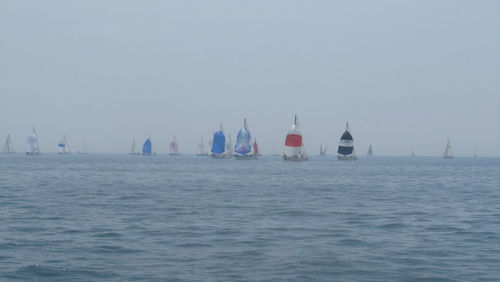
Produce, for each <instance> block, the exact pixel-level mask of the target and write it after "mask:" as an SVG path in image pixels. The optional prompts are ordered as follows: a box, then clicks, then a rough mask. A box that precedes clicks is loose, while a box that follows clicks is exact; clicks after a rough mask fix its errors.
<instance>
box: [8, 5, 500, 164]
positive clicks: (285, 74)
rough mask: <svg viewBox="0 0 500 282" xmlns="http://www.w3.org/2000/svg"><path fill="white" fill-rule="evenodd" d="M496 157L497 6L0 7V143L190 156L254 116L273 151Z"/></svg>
mask: <svg viewBox="0 0 500 282" xmlns="http://www.w3.org/2000/svg"><path fill="white" fill-rule="evenodd" d="M295 113H297V114H298V115H299V119H300V121H301V125H302V129H303V134H304V142H305V145H306V149H307V151H308V152H309V153H310V154H318V153H319V144H320V143H321V142H322V143H327V144H328V145H329V148H330V153H332V152H333V151H334V150H336V146H337V144H338V141H339V138H340V136H341V135H342V132H343V130H344V128H345V122H346V121H349V124H350V127H351V132H352V134H353V137H354V142H355V147H356V150H357V152H358V154H362V155H363V154H366V151H367V150H368V146H369V144H372V146H373V149H374V152H375V154H377V155H409V154H410V153H411V150H412V147H413V148H414V149H415V153H416V154H417V155H441V154H442V152H443V150H444V147H445V143H446V139H447V138H448V137H449V138H450V140H451V142H452V146H453V150H454V153H455V155H457V156H459V155H461V156H471V155H472V154H473V151H474V148H476V149H477V152H478V154H479V155H481V156H500V1H497V0H490V1H488V0H482V1H473V0H470V1H457V0H450V1H445V0H441V1H431V0H428V1H417V0H415V1H404V0H398V1H395V0H394V1H371V0H370V1H369V0H367V1H290V0H283V1H233V0H228V1H123V0H116V1H100V0H96V1H67V0H61V1H50V0H48V1H14V0H12V1H6V0H0V138H1V142H3V140H5V137H6V136H7V134H9V133H10V134H11V136H12V138H13V141H14V147H15V149H16V150H17V151H18V152H22V151H23V150H24V142H25V140H26V137H27V136H28V135H29V133H30V131H31V127H32V126H36V128H37V131H38V133H39V139H40V146H41V150H42V153H43V152H55V151H56V150H57V142H58V141H59V140H60V139H61V137H62V135H63V134H66V135H67V137H68V139H69V142H70V145H72V147H73V150H78V149H81V145H82V142H83V140H84V139H86V140H87V144H88V147H89V150H90V152H116V153H119V152H124V153H126V152H128V151H129V149H130V145H131V143H132V139H133V138H134V137H135V138H136V139H137V141H138V142H139V143H141V144H142V142H143V141H144V139H145V138H146V137H147V135H148V134H151V135H152V139H153V142H154V144H155V147H156V150H157V151H158V152H159V153H166V152H168V145H169V142H170V139H171V138H172V136H173V135H176V136H177V139H178V141H179V147H180V149H181V150H182V151H183V152H186V153H189V152H195V151H196V144H197V143H198V142H199V139H200V137H201V136H203V137H204V138H205V140H207V139H208V138H209V136H210V135H211V133H212V131H213V130H214V129H217V128H218V126H219V123H220V122H222V123H223V124H224V128H225V132H226V133H231V134H232V135H233V137H234V136H235V135H236V133H237V131H238V129H239V128H240V127H241V126H242V123H243V117H246V118H247V120H248V122H249V125H250V130H251V132H252V134H253V135H254V136H256V137H257V139H258V141H259V143H260V145H261V147H262V149H263V150H264V152H265V153H268V152H271V151H272V150H273V148H276V150H278V151H280V152H281V150H282V146H283V143H284V138H285V134H286V131H287V130H288V128H289V127H290V125H291V124H292V122H293V115H294V114H295Z"/></svg>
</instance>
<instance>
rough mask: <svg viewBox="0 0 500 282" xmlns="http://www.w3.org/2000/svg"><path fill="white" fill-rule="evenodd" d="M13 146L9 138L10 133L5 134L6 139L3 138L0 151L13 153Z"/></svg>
mask: <svg viewBox="0 0 500 282" xmlns="http://www.w3.org/2000/svg"><path fill="white" fill-rule="evenodd" d="M15 152H16V151H14V147H12V140H10V134H8V135H7V139H5V143H4V145H3V150H2V153H4V154H14V153H15Z"/></svg>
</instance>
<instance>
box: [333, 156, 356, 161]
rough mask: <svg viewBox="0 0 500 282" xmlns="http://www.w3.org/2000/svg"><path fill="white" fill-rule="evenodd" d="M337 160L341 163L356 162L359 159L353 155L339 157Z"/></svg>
mask: <svg viewBox="0 0 500 282" xmlns="http://www.w3.org/2000/svg"><path fill="white" fill-rule="evenodd" d="M337 159H338V160H339V161H355V160H357V159H358V157H356V156H353V155H349V156H348V155H338V156H337Z"/></svg>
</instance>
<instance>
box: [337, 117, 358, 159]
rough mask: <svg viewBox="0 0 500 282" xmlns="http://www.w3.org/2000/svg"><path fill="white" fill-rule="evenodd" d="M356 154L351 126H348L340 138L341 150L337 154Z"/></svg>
mask: <svg viewBox="0 0 500 282" xmlns="http://www.w3.org/2000/svg"><path fill="white" fill-rule="evenodd" d="M353 152H354V140H353V138H352V135H351V133H350V132H349V124H347V125H346V130H345V132H344V134H342V137H341V138H340V143H339V148H338V150H337V153H339V154H340V155H344V156H347V155H352V154H353Z"/></svg>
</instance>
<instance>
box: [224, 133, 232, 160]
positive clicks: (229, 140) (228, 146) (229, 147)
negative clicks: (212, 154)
mask: <svg viewBox="0 0 500 282" xmlns="http://www.w3.org/2000/svg"><path fill="white" fill-rule="evenodd" d="M224 154H225V155H226V156H234V144H233V138H232V137H231V134H229V136H228V138H227V142H226V151H225V152H224Z"/></svg>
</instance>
